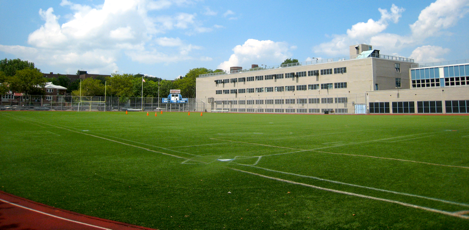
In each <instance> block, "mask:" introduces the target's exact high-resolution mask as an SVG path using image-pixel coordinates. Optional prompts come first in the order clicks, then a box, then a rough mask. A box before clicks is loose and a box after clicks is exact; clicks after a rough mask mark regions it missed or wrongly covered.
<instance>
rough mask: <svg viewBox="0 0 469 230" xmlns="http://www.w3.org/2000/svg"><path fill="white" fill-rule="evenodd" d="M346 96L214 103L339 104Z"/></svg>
mask: <svg viewBox="0 0 469 230" xmlns="http://www.w3.org/2000/svg"><path fill="white" fill-rule="evenodd" d="M347 102H348V99H347V97H335V98H334V97H327V98H297V99H294V98H292V99H266V100H263V99H258V100H224V101H215V104H219V105H220V104H232V105H237V104H240V105H246V104H247V105H254V104H256V105H263V104H266V105H273V104H276V105H283V104H333V103H336V104H340V103H347Z"/></svg>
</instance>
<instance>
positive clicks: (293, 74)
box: [285, 73, 295, 78]
mask: <svg viewBox="0 0 469 230" xmlns="http://www.w3.org/2000/svg"><path fill="white" fill-rule="evenodd" d="M293 77H295V73H286V74H285V78H293Z"/></svg>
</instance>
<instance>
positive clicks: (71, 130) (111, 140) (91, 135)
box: [13, 118, 188, 159]
mask: <svg viewBox="0 0 469 230" xmlns="http://www.w3.org/2000/svg"><path fill="white" fill-rule="evenodd" d="M13 119H14V118H13ZM20 121H21V120H20ZM30 122H33V123H38V122H36V121H31V120H30ZM40 124H42V123H40ZM43 125H47V126H51V127H55V128H58V129H63V130H67V131H69V132H73V133H79V134H83V135H86V136H90V137H95V138H99V139H102V140H106V141H110V142H114V143H118V144H121V145H126V146H130V147H134V148H138V149H142V150H145V151H148V152H154V153H159V154H162V155H166V156H171V157H176V158H179V159H188V158H186V157H181V156H177V155H173V154H169V153H165V152H160V151H156V150H153V149H148V148H145V147H141V146H138V145H132V144H129V143H124V142H120V141H116V140H113V139H109V138H105V137H101V136H97V135H93V134H89V133H84V132H80V131H75V130H73V129H68V128H64V127H60V126H55V125H51V124H43Z"/></svg>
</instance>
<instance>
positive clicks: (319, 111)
mask: <svg viewBox="0 0 469 230" xmlns="http://www.w3.org/2000/svg"><path fill="white" fill-rule="evenodd" d="M334 111H335V113H341V114H344V113H348V109H335V110H334V109H273V108H268V109H263V108H247V109H246V108H240V109H238V108H232V109H230V112H239V113H246V112H247V113H295V112H296V113H325V112H329V113H331V112H334Z"/></svg>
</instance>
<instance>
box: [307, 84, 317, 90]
mask: <svg viewBox="0 0 469 230" xmlns="http://www.w3.org/2000/svg"><path fill="white" fill-rule="evenodd" d="M317 89H319V84H312V85H308V90H317Z"/></svg>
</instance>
